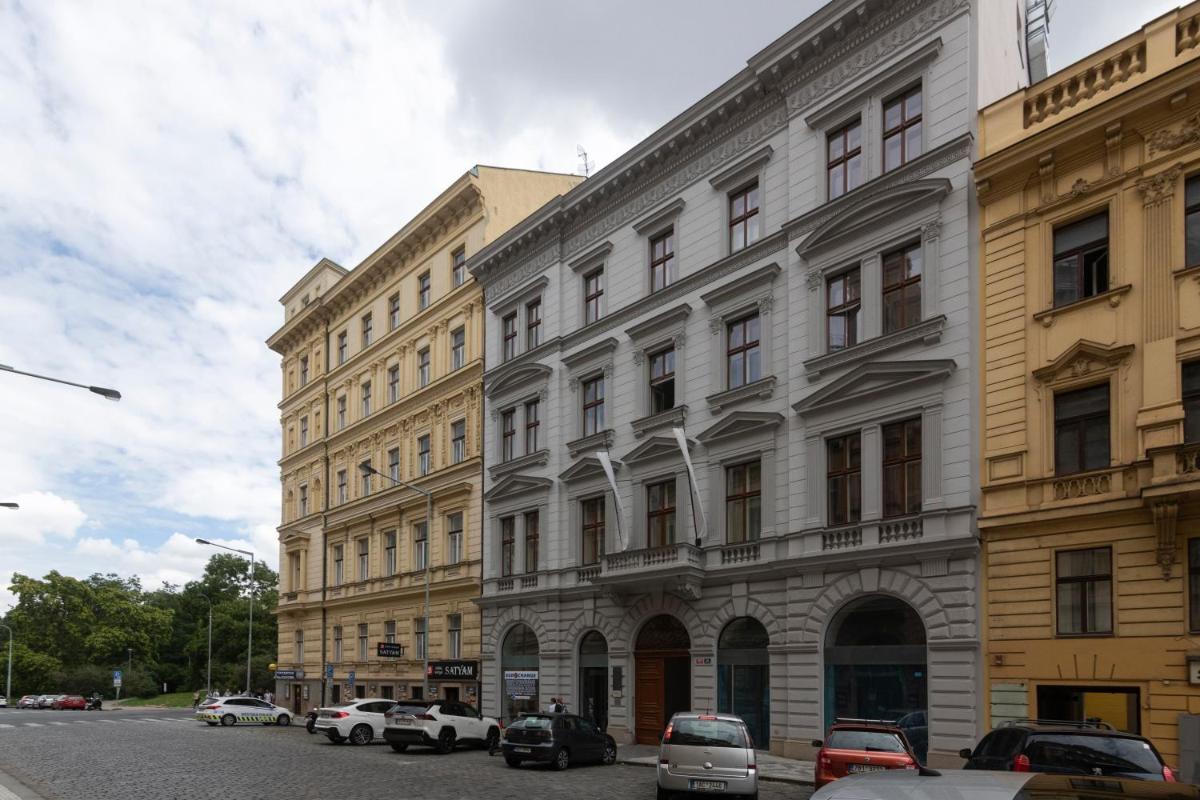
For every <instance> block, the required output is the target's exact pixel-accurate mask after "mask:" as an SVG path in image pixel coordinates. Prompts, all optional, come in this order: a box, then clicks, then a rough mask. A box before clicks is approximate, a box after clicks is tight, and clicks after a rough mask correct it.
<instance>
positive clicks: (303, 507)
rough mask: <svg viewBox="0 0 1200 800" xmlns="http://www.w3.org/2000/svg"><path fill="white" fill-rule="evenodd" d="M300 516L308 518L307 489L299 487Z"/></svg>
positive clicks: (302, 486)
mask: <svg viewBox="0 0 1200 800" xmlns="http://www.w3.org/2000/svg"><path fill="white" fill-rule="evenodd" d="M300 516H302V517H306V516H308V487H307V486H304V485H301V486H300Z"/></svg>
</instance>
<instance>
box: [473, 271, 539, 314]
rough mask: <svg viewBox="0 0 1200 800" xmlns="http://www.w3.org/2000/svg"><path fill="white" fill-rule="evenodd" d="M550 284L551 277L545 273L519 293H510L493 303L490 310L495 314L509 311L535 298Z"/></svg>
mask: <svg viewBox="0 0 1200 800" xmlns="http://www.w3.org/2000/svg"><path fill="white" fill-rule="evenodd" d="M549 285H550V279H549V278H547V277H546V276H545V275H543V276H542V277H540V278H538V279H537V280H535V281H533V282H532V283H530V284H529V285H528V286H526V287H525V288H523V289H521V291H520V292H518V293H517V294H513V295H509V296H508V297H505V298H504V299H503V300H501V301H500V302H498V303H493V304H492V305H491V306H489V307H488V310H489V311H491V312H492V313H493V314H500V313H502V312H506V311H509V310H510V309H514V308H516V307H517V306H519V305H522V304H523V303H526V302H528V301H530V300H533V299H534V298H535V297H538V296H540V295H541V294H542V292H544V291H545V290H546V287H547V286H549Z"/></svg>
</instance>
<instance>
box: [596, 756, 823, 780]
mask: <svg viewBox="0 0 1200 800" xmlns="http://www.w3.org/2000/svg"><path fill="white" fill-rule="evenodd" d="M617 763H618V764H627V765H628V766H631V767H650V768H653V767H654V766H656V765H655V764H647V763H646V762H645V761H635V760H633V759H623V758H621V757H620V756H618V757H617ZM758 779H759V780H760V781H767V782H768V783H789V784H792V785H793V786H812V785H813V782H812V781H811V780H805V779H804V778H782V777H779V776H778V775H763V774H762V773H761V772H759V773H758Z"/></svg>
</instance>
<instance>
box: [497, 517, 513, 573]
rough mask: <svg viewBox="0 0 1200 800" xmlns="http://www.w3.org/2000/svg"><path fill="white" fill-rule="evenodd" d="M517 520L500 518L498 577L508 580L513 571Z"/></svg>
mask: <svg viewBox="0 0 1200 800" xmlns="http://www.w3.org/2000/svg"><path fill="white" fill-rule="evenodd" d="M516 548H517V518H516V517H501V518H500V577H501V578H510V577H512V576H513V575H514V574H516V571H515V558H516Z"/></svg>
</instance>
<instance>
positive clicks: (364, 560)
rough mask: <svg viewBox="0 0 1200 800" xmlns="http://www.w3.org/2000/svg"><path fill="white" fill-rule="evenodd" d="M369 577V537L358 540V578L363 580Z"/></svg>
mask: <svg viewBox="0 0 1200 800" xmlns="http://www.w3.org/2000/svg"><path fill="white" fill-rule="evenodd" d="M369 577H371V543H370V540H369V539H366V538H362V539H359V540H358V579H359V580H360V581H365V580H366V579H367V578H369Z"/></svg>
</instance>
